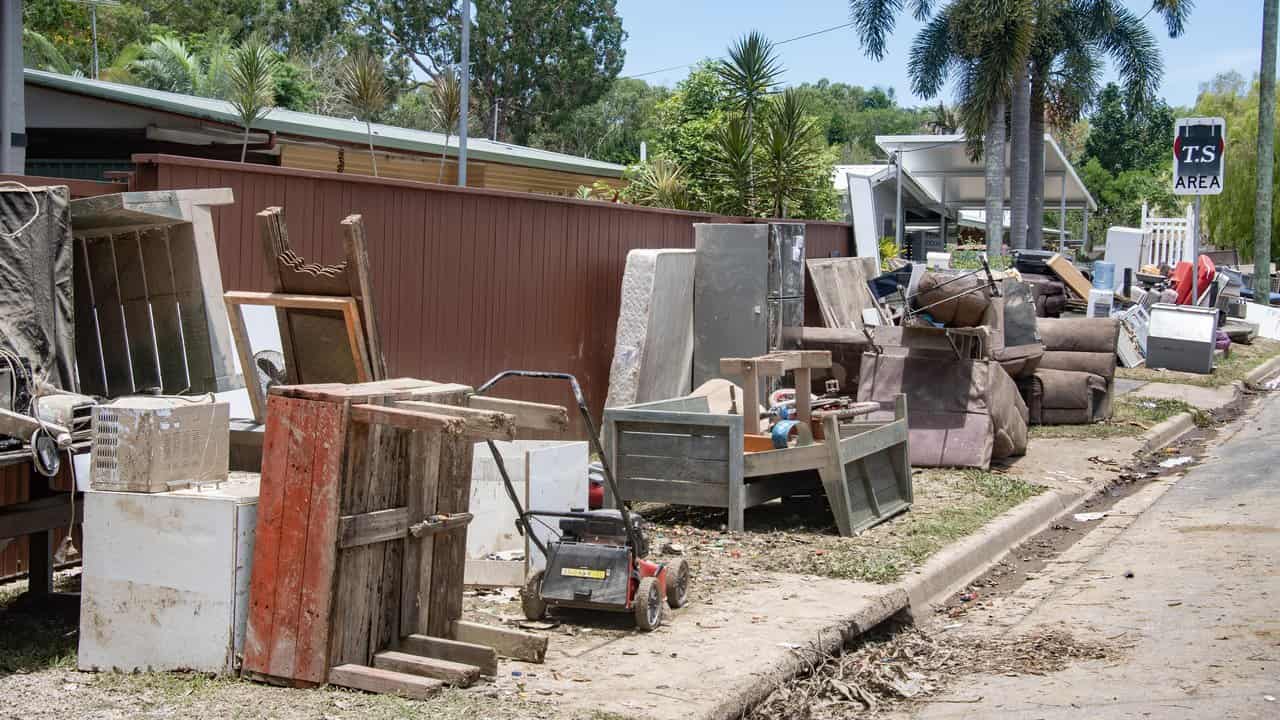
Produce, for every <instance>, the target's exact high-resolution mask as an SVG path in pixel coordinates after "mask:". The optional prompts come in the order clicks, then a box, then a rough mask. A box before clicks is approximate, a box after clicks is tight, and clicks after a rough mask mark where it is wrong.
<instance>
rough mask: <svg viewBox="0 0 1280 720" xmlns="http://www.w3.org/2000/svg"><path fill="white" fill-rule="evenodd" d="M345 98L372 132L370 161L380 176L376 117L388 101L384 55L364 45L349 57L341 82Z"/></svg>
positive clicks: (370, 132)
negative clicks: (374, 131)
mask: <svg viewBox="0 0 1280 720" xmlns="http://www.w3.org/2000/svg"><path fill="white" fill-rule="evenodd" d="M339 87H341V89H342V98H343V100H345V101H346V103H347V105H349V106H351V109H353V110H355V111H356V113H357V115H358V116H359V117H360V119H361V120H364V127H365V130H366V131H367V132H368V134H369V162H370V163H372V165H373V176H374V177H377V176H378V159H377V158H376V157H375V156H374V154H373V118H374V117H375V116H376V115H377V114H378V113H380V112H382V109H383V108H384V107H386V105H387V78H386V73H385V69H384V68H383V65H382V58H381V57H379V56H377V55H375V54H373V53H371V52H369V50H368V49H365V48H362V49H360V50H359V51H358V52H355V53H352V54H351V55H349V56H348V57H347V60H346V62H345V63H343V67H342V76H341V80H340V82H339Z"/></svg>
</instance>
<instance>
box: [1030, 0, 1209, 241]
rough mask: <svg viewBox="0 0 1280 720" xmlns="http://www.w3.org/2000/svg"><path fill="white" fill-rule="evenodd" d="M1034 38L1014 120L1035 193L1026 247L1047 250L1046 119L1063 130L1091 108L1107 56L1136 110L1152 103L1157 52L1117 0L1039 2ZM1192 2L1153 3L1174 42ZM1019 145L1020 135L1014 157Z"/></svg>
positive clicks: (1160, 65) (1139, 24)
mask: <svg viewBox="0 0 1280 720" xmlns="http://www.w3.org/2000/svg"><path fill="white" fill-rule="evenodd" d="M1036 1H1037V7H1036V23H1035V27H1036V38H1035V44H1034V48H1033V50H1032V60H1031V88H1030V94H1029V96H1028V97H1027V98H1026V101H1025V104H1019V105H1015V106H1014V108H1013V116H1014V117H1015V118H1017V117H1018V115H1020V114H1022V113H1023V112H1025V113H1026V115H1027V118H1028V122H1027V144H1026V146H1027V155H1028V181H1029V187H1028V188H1027V193H1026V195H1025V197H1026V202H1027V211H1026V218H1027V225H1028V228H1027V246H1028V247H1030V248H1033V249H1038V248H1040V247H1042V246H1043V244H1044V132H1045V121H1046V116H1049V119H1050V120H1051V121H1052V124H1053V125H1054V126H1055V127H1058V128H1065V127H1068V126H1070V125H1071V124H1072V123H1074V122H1075V121H1076V120H1078V119H1079V118H1080V117H1081V115H1082V114H1083V113H1084V111H1085V110H1086V109H1088V107H1089V105H1090V104H1092V102H1093V98H1094V96H1095V95H1096V94H1097V90H1098V86H1099V83H1098V77H1099V73H1100V72H1101V69H1102V66H1101V61H1102V57H1103V56H1109V57H1110V58H1111V60H1112V61H1113V64H1114V65H1115V67H1116V69H1117V71H1118V72H1119V75H1120V79H1121V81H1122V82H1123V83H1124V85H1125V90H1126V93H1127V95H1128V96H1129V101H1130V102H1131V103H1132V104H1133V105H1134V106H1135V107H1139V108H1140V107H1142V106H1143V105H1144V104H1145V103H1146V102H1148V101H1149V100H1150V99H1151V98H1152V97H1154V94H1155V92H1156V90H1157V88H1158V87H1159V85H1160V78H1161V76H1162V74H1163V63H1162V61H1161V58H1160V51H1159V47H1158V46H1157V44H1156V41H1155V38H1154V37H1153V36H1152V34H1151V32H1150V31H1149V30H1147V28H1146V26H1145V25H1144V24H1143V22H1142V17H1139V16H1138V15H1137V14H1135V13H1134V12H1132V11H1131V10H1129V9H1128V8H1126V7H1125V6H1124V4H1123V3H1122V2H1120V1H1118V0H1077V1H1076V2H1062V0H1036ZM1191 6H1192V3H1191V2H1190V0H1152V2H1151V11H1150V12H1157V13H1159V14H1160V15H1161V17H1163V18H1164V20H1165V26H1166V28H1167V29H1168V32H1169V36H1170V37H1177V36H1179V35H1181V34H1182V32H1183V30H1184V29H1185V27H1186V21H1187V18H1188V17H1189V15H1190V12H1191ZM1020 142H1021V140H1020V139H1019V138H1018V137H1017V136H1016V135H1015V138H1014V143H1015V151H1018V150H1019V149H1018V148H1017V144H1019V143H1020Z"/></svg>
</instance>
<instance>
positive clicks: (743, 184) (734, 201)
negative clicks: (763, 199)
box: [711, 116, 755, 215]
mask: <svg viewBox="0 0 1280 720" xmlns="http://www.w3.org/2000/svg"><path fill="white" fill-rule="evenodd" d="M711 140H712V142H713V143H714V144H715V145H714V152H713V153H712V155H711V172H712V176H713V177H714V178H715V179H716V181H717V185H718V187H717V188H716V194H717V195H718V197H717V198H716V199H715V202H716V208H717V210H719V211H720V212H722V213H724V214H726V215H755V194H754V192H753V188H752V185H751V166H752V155H753V154H754V153H755V148H754V143H753V142H752V139H751V135H750V133H749V132H748V130H747V124H746V121H745V120H744V119H743V118H741V117H737V116H734V117H730V118H729V119H728V120H726V121H725V122H724V124H722V125H721V126H719V127H717V128H716V129H715V131H714V132H713V133H712V135H711Z"/></svg>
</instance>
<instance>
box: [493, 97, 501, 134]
mask: <svg viewBox="0 0 1280 720" xmlns="http://www.w3.org/2000/svg"><path fill="white" fill-rule="evenodd" d="M500 112H502V98H494V99H493V141H494V142H498V113H500Z"/></svg>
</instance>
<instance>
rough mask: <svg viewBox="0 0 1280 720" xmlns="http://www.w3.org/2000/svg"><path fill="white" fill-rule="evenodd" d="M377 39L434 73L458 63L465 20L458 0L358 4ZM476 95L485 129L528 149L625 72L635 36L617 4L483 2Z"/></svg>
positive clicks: (475, 52) (356, 13)
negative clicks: (626, 49) (628, 44)
mask: <svg viewBox="0 0 1280 720" xmlns="http://www.w3.org/2000/svg"><path fill="white" fill-rule="evenodd" d="M350 7H351V10H350V12H351V14H352V16H353V18H354V22H355V23H356V24H357V25H358V26H359V27H361V28H363V29H364V31H365V32H366V34H367V37H368V39H369V42H381V43H384V44H385V46H386V47H385V50H386V51H387V52H386V54H387V55H388V56H390V57H393V58H404V59H407V60H408V61H409V62H411V63H413V64H414V65H416V66H417V67H418V69H419V71H421V72H423V73H426V74H430V73H431V72H434V71H435V70H436V69H437V68H441V67H446V66H453V65H456V64H457V62H458V59H459V58H458V55H459V53H460V45H461V39H460V35H459V28H460V22H461V18H460V17H459V12H458V9H457V8H456V7H455V6H454V3H453V2H452V1H451V0H421V1H419V2H414V3H401V2H390V1H387V0H366V1H365V2H357V3H353V4H352V5H351V6H350ZM475 7H476V16H475V26H474V27H473V28H472V32H471V55H472V57H471V72H472V96H473V97H474V98H475V102H476V110H477V115H478V117H477V118H476V122H477V125H478V126H479V127H483V128H488V127H491V126H492V124H493V115H494V113H495V112H497V113H498V115H499V127H498V134H499V136H500V137H502V138H504V139H511V140H513V141H515V142H517V143H521V144H523V143H526V142H527V141H528V139H529V138H530V137H531V136H532V135H533V133H534V132H535V131H537V130H538V129H539V128H540V127H545V128H554V127H559V126H561V125H562V124H563V123H564V122H565V121H566V120H567V119H568V117H569V116H570V115H571V114H572V113H573V111H574V110H576V109H577V108H579V107H582V106H584V105H589V104H591V103H593V102H595V101H596V100H598V99H599V98H600V97H601V96H602V95H603V94H604V93H605V91H607V90H608V89H609V85H610V83H611V82H612V81H613V79H614V78H615V77H617V75H618V71H620V70H621V69H622V63H623V55H624V53H623V50H622V41H623V39H625V38H626V33H625V32H624V31H623V29H622V18H621V17H619V15H618V12H617V7H616V3H615V2H614V0H476V3H475Z"/></svg>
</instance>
